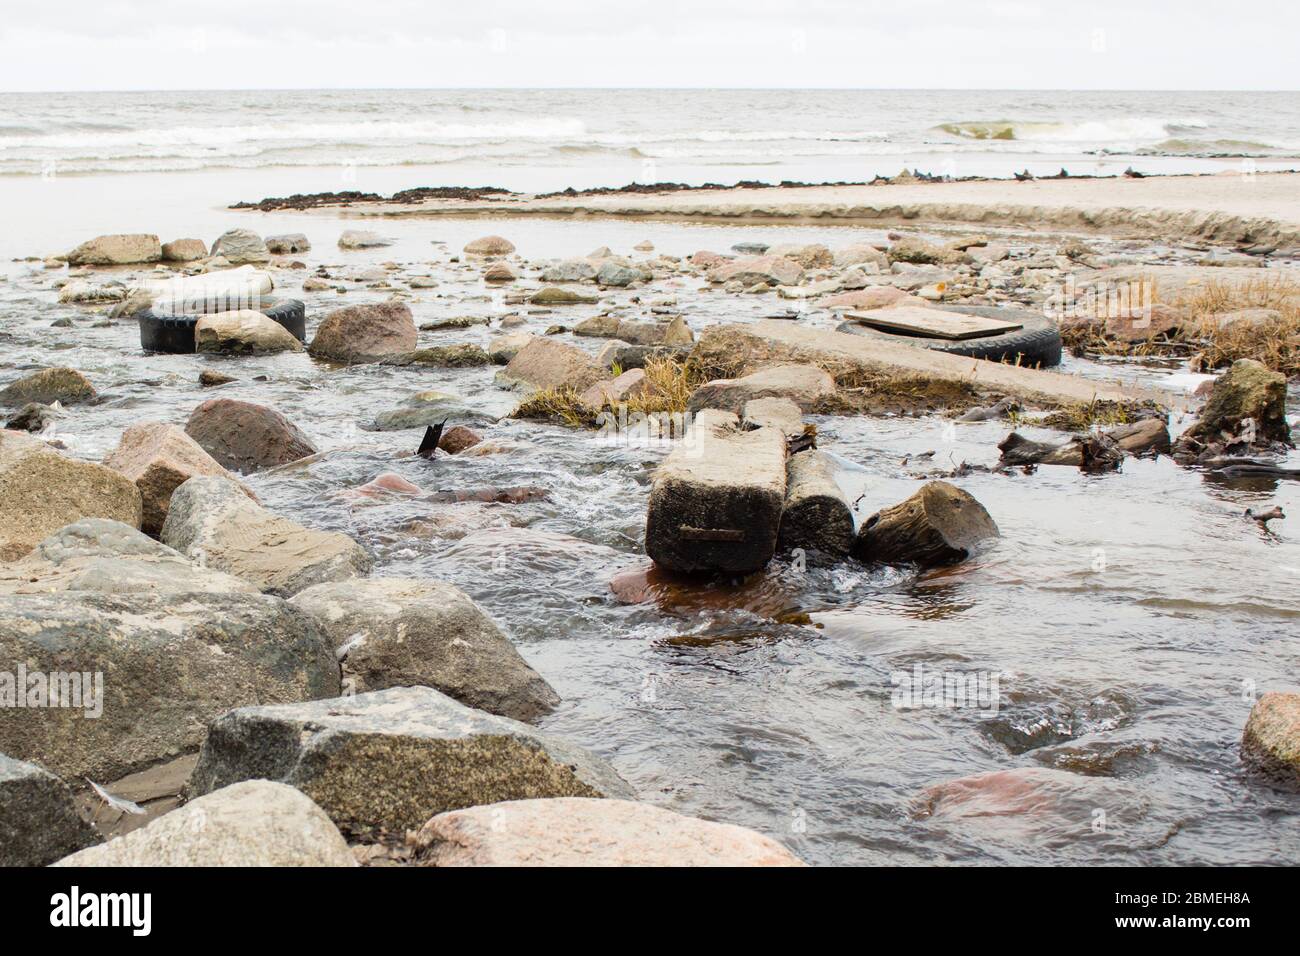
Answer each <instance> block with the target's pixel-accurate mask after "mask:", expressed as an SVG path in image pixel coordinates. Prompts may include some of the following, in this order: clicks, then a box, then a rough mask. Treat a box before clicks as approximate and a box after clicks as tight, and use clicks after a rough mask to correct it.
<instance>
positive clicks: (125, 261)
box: [68, 233, 162, 266]
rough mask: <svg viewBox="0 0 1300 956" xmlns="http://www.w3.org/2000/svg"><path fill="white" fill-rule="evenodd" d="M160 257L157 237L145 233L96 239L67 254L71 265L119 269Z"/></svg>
mask: <svg viewBox="0 0 1300 956" xmlns="http://www.w3.org/2000/svg"><path fill="white" fill-rule="evenodd" d="M161 258H162V245H161V244H160V243H159V242H158V237H157V236H153V235H149V234H147V233H125V234H123V233H119V234H117V235H112V236H97V237H96V238H94V239H89V240H87V241H86V242H83V243H82V244H81V245H79V246H77V248H75V249H73V250H72V251H71V252H69V253H68V263H69V264H70V265H74V266H120V265H132V264H135V263H138V262H157V261H158V260H159V259H161Z"/></svg>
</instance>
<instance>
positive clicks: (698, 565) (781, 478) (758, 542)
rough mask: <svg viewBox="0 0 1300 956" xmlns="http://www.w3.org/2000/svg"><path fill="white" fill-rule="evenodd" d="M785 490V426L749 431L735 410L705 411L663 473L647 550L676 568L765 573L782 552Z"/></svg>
mask: <svg viewBox="0 0 1300 956" xmlns="http://www.w3.org/2000/svg"><path fill="white" fill-rule="evenodd" d="M785 489H786V474H785V435H784V434H783V433H782V432H781V430H780V429H777V428H772V427H763V428H756V429H752V430H748V431H745V430H742V429H741V428H740V422H739V419H738V418H737V417H736V416H735V415H733V414H731V413H729V412H722V411H714V410H708V411H703V412H700V413H699V415H697V416H696V418H695V421H694V423H693V424H692V426H691V429H690V431H689V432H688V433H687V435H686V437H685V439H683V442H682V445H681V446H680V447H679V448H677V449H675V450H674V451H673V452H672V453H671V454H669V455H668V457H667V458H665V459H664V461H663V463H662V464H661V465H660V466H659V470H658V471H657V472H656V473H655V481H654V486H653V488H652V489H651V491H650V507H649V510H648V513H647V515H646V533H645V538H646V545H645V546H646V554H648V555H650V557H651V558H652V559H654V562H655V563H656V564H658V565H659V566H661V567H664V568H667V569H669V570H671V571H682V572H686V573H698V572H723V573H729V574H748V573H750V572H751V571H757V570H758V569H760V568H762V567H763V566H764V565H766V564H767V562H768V561H770V560H771V559H772V555H773V554H774V553H775V552H776V538H777V532H778V530H779V528H780V524H781V510H782V506H783V505H784V503H785Z"/></svg>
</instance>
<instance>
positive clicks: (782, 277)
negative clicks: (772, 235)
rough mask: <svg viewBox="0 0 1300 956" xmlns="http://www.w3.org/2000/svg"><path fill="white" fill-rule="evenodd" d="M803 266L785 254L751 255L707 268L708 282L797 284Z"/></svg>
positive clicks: (800, 277)
mask: <svg viewBox="0 0 1300 956" xmlns="http://www.w3.org/2000/svg"><path fill="white" fill-rule="evenodd" d="M802 278H803V266H801V265H799V263H797V262H795V261H794V260H793V259H787V258H786V257H785V256H751V257H749V258H745V259H736V260H734V261H731V262H723V263H720V264H718V265H716V266H714V267H713V268H712V269H710V270H709V281H710V282H740V283H741V284H742V285H745V286H752V285H759V284H763V285H798V283H799V280H800V279H802Z"/></svg>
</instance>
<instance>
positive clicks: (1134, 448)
mask: <svg viewBox="0 0 1300 956" xmlns="http://www.w3.org/2000/svg"><path fill="white" fill-rule="evenodd" d="M1106 437H1107V438H1110V439H1113V440H1114V442H1115V444H1117V445H1119V447H1120V450H1121V451H1124V452H1127V453H1128V454H1130V455H1146V454H1149V453H1151V452H1155V453H1156V454H1158V455H1167V454H1169V450H1170V447H1171V445H1172V443H1171V442H1170V439H1169V428H1168V427H1167V426H1166V425H1165V422H1164V419H1162V418H1144V419H1142V420H1141V421H1137V422H1133V423H1132V424H1129V425H1120V426H1119V427H1118V428H1112V429H1110V431H1108V432H1106Z"/></svg>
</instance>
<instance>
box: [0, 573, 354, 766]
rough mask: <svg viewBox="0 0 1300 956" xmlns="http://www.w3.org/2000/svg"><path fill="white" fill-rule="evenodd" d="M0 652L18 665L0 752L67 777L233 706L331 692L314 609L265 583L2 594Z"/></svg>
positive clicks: (136, 754)
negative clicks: (209, 588)
mask: <svg viewBox="0 0 1300 956" xmlns="http://www.w3.org/2000/svg"><path fill="white" fill-rule="evenodd" d="M0 660H3V661H16V662H18V663H17V665H16V667H17V669H18V670H21V671H22V672H23V678H24V679H23V680H18V679H17V678H16V679H15V682H14V684H13V685H12V686H10V687H9V688H8V691H9V695H8V696H12V697H14V698H15V700H14V702H13V703H12V704H10V703H9V701H7V700H6V701H5V703H6V706H0V751H3V752H4V753H7V754H9V755H10V756H12V757H16V758H18V759H20V760H39V761H40V762H41V764H42V765H43V766H45V767H46V768H48V769H49V770H51V771H53V772H54V773H57V774H59V775H60V776H62V777H64V778H67V779H72V778H78V779H79V778H81V777H89V778H90V779H92V780H116V779H119V778H121V777H123V776H125V775H126V774H129V773H133V772H135V771H137V770H143V769H145V768H147V767H151V766H153V765H155V764H158V763H162V762H164V761H167V760H171V759H173V758H175V757H178V756H180V755H182V754H185V753H191V752H193V751H194V750H196V749H198V747H199V745H200V743H202V741H203V737H204V735H205V732H206V729H207V725H208V724H209V722H211V721H212V720H213V719H214V718H216V717H217V716H218V715H220V714H222V713H225V712H226V711H228V710H230V709H231V708H233V707H241V706H245V705H248V704H253V703H268V702H288V701H299V700H306V699H311V698H317V697H332V696H335V695H337V694H338V692H339V672H338V664H337V662H336V661H335V660H334V654H333V648H332V647H330V646H329V645H328V643H327V642H326V641H325V638H324V636H323V635H322V634H321V632H320V630H319V629H318V628H317V626H316V624H315V622H314V621H312V619H311V618H309V617H307V616H305V615H303V614H300V613H299V612H298V611H296V610H295V609H294V608H292V607H291V606H290V605H289V604H288V603H287V602H285V601H282V600H280V599H279V598H275V597H270V596H269V595H264V594H247V593H224V594H223V593H200V592H188V593H187V592H174V591H173V592H160V593H154V594H150V593H147V592H141V591H137V592H134V593H127V594H115V593H100V592H97V591H62V592H56V593H52V594H18V595H8V596H3V597H0ZM73 668H75V670H73ZM23 683H26V685H27V686H26V694H25V701H26V706H24V707H18V706H16V696H17V694H18V693H20V692H21V691H22V687H21V685H22V684H23ZM5 685H6V682H5V681H4V680H3V679H2V678H0V698H5V696H6V686H5ZM56 688H57V690H56ZM55 698H57V701H58V704H57V706H53V704H54V701H55Z"/></svg>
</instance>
